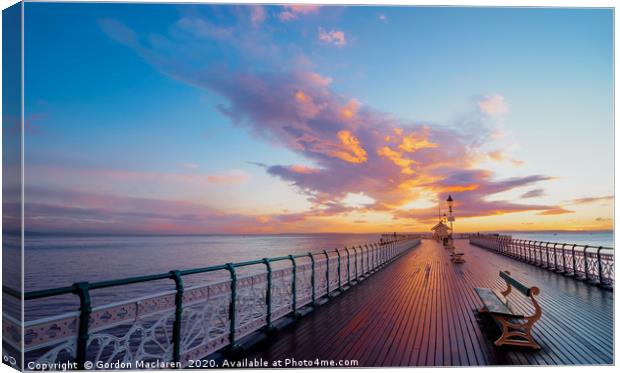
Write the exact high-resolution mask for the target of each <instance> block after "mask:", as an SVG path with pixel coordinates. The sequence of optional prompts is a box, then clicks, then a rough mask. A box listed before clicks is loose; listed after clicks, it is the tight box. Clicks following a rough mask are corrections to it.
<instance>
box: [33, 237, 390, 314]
mask: <svg viewBox="0 0 620 373" xmlns="http://www.w3.org/2000/svg"><path fill="white" fill-rule="evenodd" d="M379 238H380V235H378V234H297V235H263V236H216V235H213V236H144V237H136V236H130V237H128V236H123V237H120V236H119V237H115V236H98V237H97V236H89V237H84V236H80V237H62V236H30V237H27V238H26V250H25V262H26V265H25V288H26V291H32V290H40V289H47V288H52V287H60V286H68V285H71V284H73V283H75V282H78V281H89V282H95V281H102V280H111V279H120V278H125V277H132V276H140V275H149V274H156V273H163V272H168V271H170V270H173V269H179V270H183V269H188V268H198V267H208V266H212V265H219V264H224V263H227V262H241V261H247V260H253V259H259V258H264V257H276V256H282V255H288V254H296V253H307V252H308V251H312V252H317V251H321V250H323V249H334V248H337V247H338V248H343V247H345V246H350V245H358V244H364V243H371V242H376V241H378V240H379ZM289 263H290V262H288V263H282V264H289ZM275 267H276V268H277V265H275ZM245 271H246V273H247V272H251V271H264V265H259V266H254V267H249V268H247V269H246V270H245ZM240 275H243V271H240ZM224 278H228V272H226V271H219V272H217V273H212V274H208V275H195V276H187V277H185V278H184V282H185V283H186V286H191V285H194V284H198V283H203V282H205V281H209V282H210V281H215V280H218V279H224ZM173 289H174V287H173V282H172V281H170V280H162V281H157V282H150V283H148V284H138V285H131V286H122V287H116V288H109V289H101V290H96V291H93V292H92V293H93V303H94V304H95V305H97V304H105V303H108V302H112V301H119V300H126V299H130V298H134V297H140V296H145V295H149V294H153V293H156V292H161V291H166V290H173ZM76 307H77V303H76V297H74V296H62V297H55V298H48V299H44V300H37V301H30V302H27V307H26V319H33V318H37V317H42V316H48V315H52V314H57V313H59V312H60V311H70V310H74V309H75V308H76Z"/></svg>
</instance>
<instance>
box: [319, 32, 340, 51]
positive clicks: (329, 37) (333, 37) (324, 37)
mask: <svg viewBox="0 0 620 373" xmlns="http://www.w3.org/2000/svg"><path fill="white" fill-rule="evenodd" d="M319 40H320V41H322V42H323V43H325V44H331V45H334V46H336V47H344V46H345V45H347V38H346V37H345V35H344V32H343V31H340V30H330V31H325V30H324V29H323V28H319Z"/></svg>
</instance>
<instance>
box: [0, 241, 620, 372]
mask: <svg viewBox="0 0 620 373" xmlns="http://www.w3.org/2000/svg"><path fill="white" fill-rule="evenodd" d="M474 244H475V245H474ZM455 246H456V248H457V249H458V250H459V251H460V252H462V253H463V254H464V256H465V257H466V258H467V260H466V262H465V263H453V262H452V261H451V260H450V252H449V251H448V250H446V249H445V248H444V247H443V246H442V245H441V244H439V243H438V242H436V241H435V240H432V239H421V237H420V236H396V235H384V236H383V237H382V238H381V241H379V242H376V243H370V244H368V245H362V246H357V247H348V248H343V249H336V250H325V251H322V252H315V253H307V254H297V255H290V256H283V257H278V258H265V259H258V260H255V261H249V262H244V263H228V264H225V265H221V266H215V267H207V268H197V269H190V270H184V271H176V270H173V271H170V272H169V273H162V274H156V275H152V276H142V277H137V278H129V279H121V280H113V281H105V282H100V283H90V284H89V283H77V284H74V285H72V286H68V287H65V288H56V289H48V290H43V291H36V292H30V293H26V294H25V301H26V302H28V301H32V300H37V299H39V300H41V299H45V298H49V297H54V296H59V295H67V294H74V296H76V297H79V299H80V307H79V309H78V310H76V311H75V312H70V313H65V314H61V315H56V316H53V317H46V318H44V319H38V320H32V321H28V322H26V323H25V324H24V330H23V332H24V333H23V335H24V336H25V338H24V341H23V343H24V347H25V362H26V363H45V364H50V363H54V362H60V361H72V362H75V363H76V364H77V365H76V366H78V367H83V366H84V364H85V363H87V362H93V361H101V362H104V363H112V362H115V361H118V360H120V361H136V360H140V361H147V362H148V361H164V362H172V363H174V364H178V366H179V367H189V366H190V365H191V364H192V362H193V361H195V360H198V359H203V358H209V359H211V358H212V359H214V360H213V361H218V360H219V361H221V360H222V359H224V358H234V359H240V358H248V359H264V360H267V361H274V360H281V359H282V360H283V359H295V360H298V361H301V360H315V359H320V360H334V361H340V360H355V361H356V363H355V365H356V366H471V365H529V364H536V365H565V364H613V326H614V325H613V322H614V319H613V285H614V282H613V281H614V277H613V276H614V274H613V250H611V249H603V248H595V249H594V250H592V249H590V248H588V247H585V248H583V250H579V249H578V248H577V249H576V245H572V246H570V245H569V246H567V245H564V246H563V247H564V249H566V250H564V251H560V247H558V245H557V244H555V245H550V244H549V243H545V244H544V245H540V244H537V243H532V242H529V245H526V244H525V243H524V242H522V241H518V240H512V239H510V238H509V237H503V236H484V237H481V236H472V237H470V238H469V239H466V238H464V239H457V240H455ZM571 255H572V256H571ZM532 258H533V260H530V259H532ZM560 263H561V264H560ZM552 264H553V265H552ZM244 268H259V269H260V270H259V271H258V272H254V273H251V274H246V273H244V272H243V269H244ZM505 270H508V271H510V272H511V274H512V275H513V276H514V277H515V278H518V279H519V280H520V281H522V282H524V283H525V284H527V285H528V286H536V287H538V288H539V289H540V295H539V296H538V297H537V299H538V301H539V303H540V305H541V307H542V309H543V316H542V318H541V319H540V321H539V322H538V323H537V324H536V326H535V328H534V331H533V334H534V338H535V339H536V341H537V342H538V343H539V344H540V346H541V350H538V351H532V350H528V349H523V348H514V347H496V346H494V345H493V341H494V340H495V339H496V338H497V336H498V333H497V330H495V328H494V325H492V322H491V321H490V320H489V319H488V318H486V317H485V316H484V315H482V314H480V313H479V312H478V310H479V309H480V307H481V306H482V303H481V301H480V299H479V298H478V297H477V296H476V293H475V291H474V288H476V287H488V288H493V289H502V287H503V285H502V282H501V279H500V278H499V277H498V273H499V271H505ZM211 272H218V273H219V272H221V273H223V274H226V279H224V280H221V281H218V282H213V283H206V284H202V285H193V286H186V285H185V284H184V279H185V278H187V277H188V276H192V275H196V274H201V273H211ZM161 280H167V281H171V282H172V283H174V284H175V289H176V290H173V291H167V292H164V293H159V294H145V296H143V297H141V298H138V299H133V300H131V301H122V302H118V303H114V304H106V305H98V306H96V307H92V306H91V304H90V292H91V291H93V290H97V289H102V288H112V287H120V286H126V285H131V284H137V283H148V282H150V281H161ZM3 291H5V292H6V293H9V294H10V293H11V290H10V289H7V288H4V289H3ZM512 306H514V307H516V308H518V309H523V310H524V311H528V307H530V305H529V304H528V303H527V302H526V301H525V300H523V299H516V300H515V301H514V303H513V304H512ZM4 321H5V322H4V329H5V330H4V334H3V335H4V336H5V338H4V341H3V342H4V345H5V347H11V346H13V348H16V349H18V348H19V346H20V344H21V342H22V341H20V340H19V339H13V340H11V339H10V338H11V337H13V338H15V336H19V335H20V334H21V332H22V331H21V327H20V325H19V322H18V321H17V320H11V319H6V318H5V320H4Z"/></svg>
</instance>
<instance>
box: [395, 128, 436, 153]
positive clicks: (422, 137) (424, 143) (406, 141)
mask: <svg viewBox="0 0 620 373" xmlns="http://www.w3.org/2000/svg"><path fill="white" fill-rule="evenodd" d="M425 132H426V133H421V134H419V133H416V132H411V133H410V134H409V135H406V136H403V137H402V142H401V143H400V145H399V146H398V148H399V149H401V150H403V151H406V152H409V153H412V152H414V151H416V150H420V149H428V148H436V147H437V146H438V145H437V144H435V143H432V142H430V141H428V131H425Z"/></svg>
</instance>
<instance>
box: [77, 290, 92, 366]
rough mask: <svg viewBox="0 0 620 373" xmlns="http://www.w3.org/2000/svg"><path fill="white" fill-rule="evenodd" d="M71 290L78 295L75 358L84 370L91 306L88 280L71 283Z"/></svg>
mask: <svg viewBox="0 0 620 373" xmlns="http://www.w3.org/2000/svg"><path fill="white" fill-rule="evenodd" d="M73 287H74V290H73V292H74V293H75V294H77V295H78V296H79V297H80V321H79V326H78V338H77V348H76V356H75V360H76V363H77V366H78V369H79V370H84V369H85V368H84V363H85V362H86V348H87V346H88V338H89V334H88V327H89V322H90V314H91V312H92V307H91V304H90V293H89V290H90V284H89V283H88V282H78V283H75V284H73Z"/></svg>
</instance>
